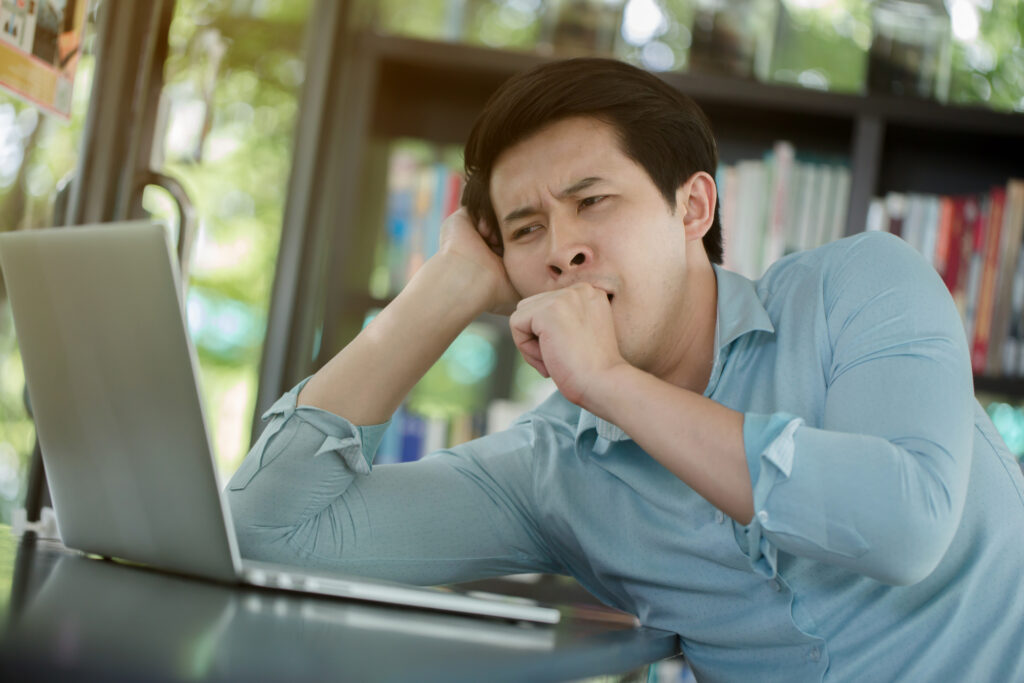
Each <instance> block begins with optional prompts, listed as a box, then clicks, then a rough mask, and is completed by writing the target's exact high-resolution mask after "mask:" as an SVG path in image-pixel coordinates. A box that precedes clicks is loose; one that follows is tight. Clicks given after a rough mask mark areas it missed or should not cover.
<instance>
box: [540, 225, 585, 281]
mask: <svg viewBox="0 0 1024 683" xmlns="http://www.w3.org/2000/svg"><path fill="white" fill-rule="evenodd" d="M550 230H551V254H550V257H549V259H548V271H549V272H550V273H551V275H552V276H553V277H556V278H557V277H559V276H560V275H562V274H563V273H567V272H570V271H572V270H576V269H579V268H582V267H584V266H587V265H590V264H591V263H592V262H593V261H594V251H593V248H592V247H591V246H590V244H589V242H588V241H587V240H586V239H585V238H584V236H583V234H582V232H581V231H580V230H578V229H576V226H571V225H568V224H565V223H563V224H562V225H560V226H558V227H555V226H551V228H550Z"/></svg>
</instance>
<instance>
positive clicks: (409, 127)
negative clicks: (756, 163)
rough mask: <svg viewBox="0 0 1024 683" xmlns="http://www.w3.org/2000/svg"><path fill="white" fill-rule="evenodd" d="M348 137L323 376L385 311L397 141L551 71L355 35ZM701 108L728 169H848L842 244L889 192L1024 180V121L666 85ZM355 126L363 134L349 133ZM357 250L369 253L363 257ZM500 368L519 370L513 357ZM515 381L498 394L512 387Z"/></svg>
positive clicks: (769, 88)
mask: <svg viewBox="0 0 1024 683" xmlns="http://www.w3.org/2000/svg"><path fill="white" fill-rule="evenodd" d="M346 55H347V57H346V58H347V59H348V60H350V62H349V65H348V66H349V68H350V69H351V70H352V71H351V73H352V74H354V75H352V76H350V78H349V81H348V87H349V90H348V93H347V95H346V101H347V102H349V103H350V104H349V109H348V111H347V112H346V116H345V123H346V128H345V132H344V135H345V136H347V137H348V138H349V139H351V140H352V141H353V144H352V145H351V146H350V147H349V149H351V150H352V151H353V152H354V155H353V156H352V158H351V160H350V161H349V162H348V170H347V175H343V176H342V179H343V181H345V180H348V181H349V182H351V183H352V184H353V185H354V186H355V187H356V189H355V190H353V192H352V194H353V199H354V201H353V206H351V207H349V210H348V211H347V212H346V213H344V214H343V215H340V216H338V217H337V220H336V222H335V226H336V228H335V229H336V231H337V232H336V233H335V247H334V249H333V251H332V255H331V257H330V258H331V259H332V261H331V264H330V265H329V266H328V273H329V275H328V285H327V293H326V304H327V305H326V306H325V307H324V310H326V311H332V314H331V316H330V317H329V318H328V319H327V320H325V321H324V325H323V343H322V344H321V345H320V349H319V354H318V355H317V356H316V358H315V359H314V362H313V364H314V369H315V368H316V367H319V366H320V365H322V364H323V363H325V362H326V361H327V360H328V359H329V358H330V357H331V356H332V355H333V354H334V353H335V352H336V351H337V350H338V349H340V348H341V347H342V346H344V344H345V343H347V342H348V341H349V339H351V338H352V336H354V334H355V333H356V332H357V331H358V325H359V324H361V321H362V319H363V316H364V315H365V311H366V309H367V308H368V307H370V306H371V305H380V304H382V303H384V302H383V301H380V300H375V299H373V298H372V297H370V296H369V295H368V294H367V291H366V285H365V282H366V277H365V276H366V274H367V268H368V266H367V265H366V264H367V262H368V261H371V260H372V251H368V249H371V247H368V246H367V244H369V243H372V241H373V240H372V239H371V238H367V237H366V236H365V231H367V230H370V231H372V232H373V234H374V235H376V234H377V231H378V229H379V228H378V226H380V225H381V224H382V221H383V220H384V211H385V210H386V209H385V205H386V203H387V200H386V196H384V195H385V194H386V193H385V192H383V191H382V190H381V188H384V187H385V186H386V184H387V176H386V168H387V163H386V157H383V158H382V157H381V156H380V155H381V154H382V152H381V149H382V148H386V146H387V142H388V141H389V140H395V139H398V138H418V139H422V140H427V141H430V142H433V143H436V144H439V145H446V144H455V145H460V144H462V143H463V142H464V140H465V138H466V136H467V135H468V132H469V129H470V127H471V125H472V123H473V121H474V119H475V117H476V115H477V113H478V112H479V111H480V109H481V108H482V106H483V104H484V103H485V101H486V100H487V98H488V97H489V96H490V94H491V93H492V92H493V91H494V90H495V89H496V88H497V87H498V86H499V85H500V84H501V83H502V82H503V81H504V80H505V79H506V78H508V77H509V76H511V75H512V74H514V73H516V72H518V71H520V70H522V69H526V68H529V67H531V66H534V65H536V64H539V63H541V62H543V61H545V60H548V59H551V57H547V56H544V55H540V54H536V53H528V52H511V51H502V50H495V49H488V48H483V47H477V46H470V45H463V44H456V43H440V42H431V41H425V40H420V39H415V38H407V37H400V36H384V35H378V34H374V33H368V32H357V33H355V34H353V36H352V40H351V41H350V44H349V46H348V49H347V50H346ZM661 77H662V78H664V79H665V80H666V81H667V82H669V83H670V84H672V85H674V86H675V87H677V88H679V89H680V90H681V91H683V92H685V93H687V94H688V95H690V96H691V97H693V98H694V99H695V100H696V101H697V102H698V103H699V104H700V105H701V107H702V108H703V109H704V110H705V112H706V113H707V114H708V116H709V118H710V119H711V122H712V127H713V129H714V131H715V135H716V138H717V139H718V142H719V154H720V159H721V162H722V163H723V164H728V163H736V162H738V161H740V160H743V159H749V158H760V157H761V156H762V155H763V154H764V153H765V152H766V151H767V150H770V149H771V148H772V146H773V144H774V143H775V142H776V141H778V140H789V141H791V142H792V143H793V144H794V145H795V146H796V147H797V148H798V149H799V150H801V151H806V152H808V153H810V154H814V155H821V156H825V157H832V158H834V157H843V158H845V159H847V160H848V166H849V170H850V185H849V205H848V211H847V212H846V221H845V234H847V235H849V234H853V233H856V232H860V231H861V230H863V229H864V226H865V223H866V220H867V214H868V208H869V205H870V203H871V200H872V198H875V197H880V196H884V195H885V194H886V193H888V192H920V193H933V194H964V193H971V192H984V191H987V190H989V189H990V188H991V187H992V186H993V185H1000V184H1004V183H1005V182H1006V180H1007V179H1008V178H1010V177H1024V115H1021V114H1005V113H999V112H994V111H990V110H987V109H981V108H968V107H953V106H944V105H941V104H939V103H936V102H931V101H924V100H915V99H908V98H899V97H894V96H886V95H873V94H872V95H852V94H837V93H828V92H822V91H815V90H808V89H802V88H797V87H793V86H786V85H775V84H769V83H762V82H756V81H751V80H745V79H740V78H730V77H722V76H711V75H700V74H693V73H682V72H680V73H665V74H661ZM351 124H355V125H351ZM360 140H361V141H362V142H360ZM360 245H361V246H360ZM501 355H502V360H501V361H500V362H502V363H503V362H508V359H509V358H514V348H513V349H512V350H511V352H509V351H508V349H507V348H506V350H505V352H504V353H503V354H501ZM504 374H505V380H504V381H502V382H498V385H499V386H498V388H497V389H496V391H497V392H498V393H499V394H500V392H501V391H504V390H507V388H508V375H509V374H510V373H509V372H508V371H505V373H504ZM976 388H977V390H978V391H979V392H980V391H985V392H987V393H992V394H997V395H1002V396H1006V397H1013V398H1018V399H1019V398H1024V378H987V377H979V378H977V382H976Z"/></svg>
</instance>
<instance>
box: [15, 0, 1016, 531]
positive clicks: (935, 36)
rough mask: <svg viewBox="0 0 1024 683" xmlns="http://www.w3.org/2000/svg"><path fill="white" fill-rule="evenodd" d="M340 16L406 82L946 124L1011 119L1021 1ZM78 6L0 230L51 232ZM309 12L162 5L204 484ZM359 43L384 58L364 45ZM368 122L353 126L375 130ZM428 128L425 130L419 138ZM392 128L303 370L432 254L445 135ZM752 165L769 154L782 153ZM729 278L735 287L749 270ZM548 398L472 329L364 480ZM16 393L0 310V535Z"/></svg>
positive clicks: (374, 163)
mask: <svg viewBox="0 0 1024 683" xmlns="http://www.w3.org/2000/svg"><path fill="white" fill-rule="evenodd" d="M348 4H349V5H350V6H351V10H350V11H351V14H352V18H351V19H350V25H349V28H348V29H347V30H349V31H350V32H351V35H352V36H355V37H354V38H353V41H354V42H353V47H351V48H348V49H350V50H359V49H362V48H360V46H363V45H367V44H369V45H370V48H367V49H371V50H373V49H376V50H378V51H381V50H382V51H383V52H385V53H387V52H388V51H389V50H390V51H391V53H408V54H410V55H411V56H410V58H409V59H410V60H411V61H412V62H415V61H416V59H417V57H416V55H417V54H418V52H417V51H420V50H422V51H427V50H430V49H432V48H430V47H429V45H432V44H443V45H444V46H445V47H446V48H449V47H450V48H452V49H462V48H463V47H465V48H466V49H471V52H467V53H465V54H466V55H467V57H466V59H469V58H470V57H472V58H473V59H476V58H479V59H482V60H487V59H493V60H496V61H501V60H505V61H506V62H508V63H510V64H512V65H513V66H514V65H518V64H520V63H523V64H527V63H532V62H531V61H530V60H532V59H534V58H536V59H544V58H549V57H550V56H563V55H572V54H605V55H610V56H615V57H617V58H620V59H623V60H626V61H629V62H632V63H635V64H638V65H640V66H643V67H644V68H647V69H650V70H652V71H658V72H666V73H675V72H679V73H682V74H692V75H694V76H695V77H703V78H709V79H723V80H722V82H723V83H727V84H730V85H729V87H731V88H734V89H737V91H741V90H742V89H743V88H746V87H748V86H737V85H736V84H737V83H740V84H742V83H749V84H750V85H749V88H751V89H752V92H761V91H760V90H756V87H759V86H761V85H768V86H779V87H785V88H792V87H796V88H799V89H806V90H810V91H818V92H823V93H829V94H836V95H845V96H849V97H852V98H862V97H868V98H870V97H879V98H882V99H883V100H884V101H886V102H889V101H890V100H889V99H885V98H891V97H903V98H907V99H908V101H909V100H910V99H914V100H924V101H927V102H930V103H937V104H939V105H944V106H946V107H960V106H966V107H971V108H981V109H985V110H991V111H995V112H1004V113H1009V112H1024V45H1022V34H1024V2H1022V0H947V1H946V2H942V1H941V0H938V1H935V2H926V1H922V2H910V1H908V0H892V1H889V0H880V1H879V2H873V3H869V2H855V1H853V0H782V1H781V2H780V1H775V0H747V1H740V0H737V1H728V0H625V1H622V0H589V1H588V0H561V1H559V0H550V1H541V0H408V1H406V0H380V2H359V3H348ZM100 5H101V3H98V2H92V3H91V4H90V10H89V13H88V16H87V19H86V27H85V34H84V41H83V43H84V50H83V53H82V55H81V58H80V60H79V62H78V70H77V74H76V78H75V83H74V89H73V100H72V111H71V117H70V121H69V122H65V121H63V120H60V119H58V118H54V117H51V116H48V115H44V114H41V113H40V112H39V111H38V110H37V109H36V108H35V107H33V106H31V105H29V104H26V103H25V102H23V101H21V100H19V99H17V98H16V97H14V96H13V95H10V94H7V93H5V92H0V230H24V229H32V228H38V227H46V226H49V225H51V224H53V220H54V212H55V205H56V202H57V197H58V194H59V191H60V189H61V188H62V187H64V186H65V185H66V184H67V183H68V182H69V181H70V179H71V176H72V174H73V173H74V171H75V168H76V160H77V155H78V150H79V146H80V144H81V142H82V139H81V138H82V131H83V127H84V125H85V119H86V112H87V110H88V106H89V97H90V92H91V88H92V83H93V79H94V75H95V74H94V64H95V53H94V50H93V45H94V41H95V35H96V16H97V10H98V8H99V6H100ZM318 7H322V5H321V4H318V3H316V2H314V1H313V0H177V2H176V3H174V9H173V20H172V22H171V24H170V32H169V37H168V54H167V57H166V60H165V63H164V71H163V80H164V84H163V88H162V92H161V93H160V102H159V112H160V113H159V117H158V120H157V125H156V137H155V145H154V154H153V164H154V169H155V170H158V171H160V172H162V173H164V174H166V175H168V176H170V177H172V178H174V179H175V180H177V181H178V182H179V183H180V184H181V186H183V188H184V189H185V190H186V192H187V194H188V196H189V197H190V198H191V201H192V203H193V205H194V208H195V215H196V232H195V236H194V240H193V244H192V248H191V256H190V268H189V272H188V291H187V299H186V302H187V303H186V305H187V318H188V326H189V329H190V332H191V334H192V336H193V339H194V340H195V345H196V348H197V351H198V356H199V364H200V378H201V384H202V386H201V390H202V395H203V398H204V401H205V408H206V411H207V414H208V417H209V422H210V425H211V427H212V431H213V441H214V449H215V451H216V456H217V460H218V465H219V469H220V471H221V475H222V477H225V478H226V477H227V476H229V475H230V474H231V473H232V472H233V471H234V469H235V468H236V467H237V465H238V463H239V462H240V460H241V458H242V457H243V456H244V455H245V453H246V452H247V450H248V448H249V444H250V441H251V438H252V434H253V432H254V413H258V412H259V411H258V409H257V402H258V396H259V389H260V387H259V384H260V374H261V362H262V358H263V352H264V344H265V340H266V338H267V331H268V324H270V323H268V321H269V320H271V315H270V307H271V298H272V290H273V287H274V278H275V268H276V265H277V263H278V258H279V245H280V244H281V239H282V225H284V224H285V222H286V221H285V213H286V204H287V202H288V196H287V195H288V188H289V182H290V174H291V173H292V166H293V160H294V158H295V145H296V140H297V138H299V137H301V135H302V133H303V131H302V129H301V126H302V118H301V111H300V110H301V107H302V102H303V86H304V84H305V82H306V79H307V70H308V67H309V65H308V60H309V53H308V51H307V47H308V45H309V44H310V40H311V37H310V35H308V33H309V32H310V30H311V28H310V27H311V26H314V25H315V23H316V22H315V19H316V17H315V16H314V15H315V13H316V12H317V11H319V10H318ZM365 36H375V37H384V38H386V39H394V40H393V41H392V42H386V41H385V42H383V43H379V44H378V43H372V42H371V43H367V42H366V40H367V39H366V38H365ZM395 41H397V42H395ZM402 41H409V42H402ZM374 45H377V47H373V46H374ZM381 45H383V47H380V46H381ZM348 54H349V56H350V57H351V52H349V53H348ZM389 54H390V53H389ZM438 54H442V53H438ZM443 54H444V55H448V54H451V55H452V56H451V60H452V61H458V60H460V59H463V57H460V55H461V54H462V53H459V52H454V53H447V52H446V53H443ZM524 55H528V57H527V56H524ZM443 59H448V57H442V60H443ZM509 60H511V61H509ZM516 60H526V61H522V62H521V61H516ZM377 68H380V69H385V68H386V67H385V66H379V67H377ZM510 68H511V67H510ZM466 78H467V79H468V80H472V79H473V78H474V76H473V75H472V74H467V76H466ZM350 80H351V79H350ZM715 82H717V81H715ZM356 92H358V90H357V91H356ZM784 92H788V91H784ZM815 101H816V100H815ZM824 101H825V100H823V102H824ZM827 101H828V102H832V101H833V100H827ZM837 101H839V102H845V101H846V100H837ZM725 106H726V105H721V104H719V105H718V107H719V108H723V107H725ZM737 106H742V105H737ZM370 111H371V114H369V115H370V116H372V115H373V114H372V111H376V110H373V109H372V108H370ZM726 118H728V117H726ZM713 119H714V117H713ZM339 125H344V124H343V122H339ZM424 125H430V124H429V123H427V124H424ZM1021 125H1022V126H1024V123H1022V124H1021ZM442 128H444V125H443V124H438V130H440V129H442ZM397 129H398V131H399V132H398V134H396V135H390V134H389V135H386V136H385V135H377V136H374V137H373V138H372V139H367V140H364V141H363V142H362V143H361V144H362V147H360V149H363V150H364V153H363V155H362V156H361V157H360V158H361V161H360V162H359V164H360V165H359V168H360V169H363V170H365V174H364V173H363V172H362V171H360V173H359V174H358V177H360V178H363V177H367V178H373V179H374V183H373V185H372V186H370V187H369V189H367V188H366V186H363V191H361V194H362V195H364V196H371V197H375V198H376V199H375V200H374V201H365V202H363V204H365V207H364V208H363V209H361V210H360V213H359V218H358V225H359V226H360V230H361V232H360V235H362V236H361V237H360V238H359V239H358V240H355V239H354V238H353V239H350V240H349V242H348V243H347V244H348V246H349V247H351V249H350V252H351V253H352V254H353V255H352V256H350V257H349V260H348V261H345V264H346V265H345V267H344V270H345V273H344V275H343V276H338V275H337V274H334V275H333V277H335V278H337V277H342V279H343V280H345V282H347V283H351V282H352V281H353V280H354V281H358V282H359V283H360V285H359V286H360V287H361V290H360V291H361V294H360V297H361V298H359V299H358V301H357V304H358V305H355V304H346V308H345V310H346V312H347V313H346V315H347V316H348V318H351V319H352V320H354V321H357V322H351V321H350V322H346V323H345V324H341V323H338V325H333V324H332V322H331V320H327V324H326V325H325V323H324V320H323V318H324V314H323V313H322V310H321V313H320V314H319V319H318V318H317V315H318V314H316V313H314V314H313V317H312V324H311V325H310V339H311V341H310V344H311V348H310V349H309V350H308V352H307V353H308V354H309V355H308V360H309V363H307V366H306V368H307V369H309V367H311V366H316V365H317V364H318V363H320V362H321V361H323V360H324V359H325V358H326V357H329V355H330V354H331V353H333V349H335V348H340V346H342V345H343V343H344V341H346V339H347V338H350V336H351V334H353V333H354V331H353V330H355V329H358V325H359V324H364V323H365V321H367V320H368V319H369V318H371V317H372V316H373V315H374V314H375V311H377V310H379V308H380V307H381V306H383V305H384V304H386V302H387V300H388V299H389V298H390V297H391V296H393V295H394V293H395V292H396V291H397V290H398V289H399V288H400V287H401V285H402V284H403V283H404V282H405V280H406V279H407V278H408V276H409V274H411V273H412V272H414V271H415V268H416V266H417V265H418V264H419V263H420V262H422V260H423V259H425V258H427V257H429V254H430V253H432V252H431V250H432V249H433V248H436V239H437V237H436V226H437V225H439V223H440V220H441V218H442V217H443V216H444V215H446V214H447V213H448V212H449V211H450V210H452V209H453V207H455V206H457V202H458V193H459V190H460V189H461V177H460V174H459V169H460V166H461V150H460V147H459V144H458V143H459V142H460V139H461V138H460V137H459V134H458V133H453V134H451V135H449V134H448V133H446V132H445V133H439V134H438V135H436V136H433V139H424V138H423V137H417V136H416V135H408V134H407V132H406V129H405V128H402V127H401V126H399V127H398V128H397ZM413 129H415V127H413ZM384 138H386V139H384ZM844 144H845V142H844ZM771 149H772V151H773V152H774V153H775V154H782V155H785V154H786V153H787V152H786V148H785V147H778V146H772V147H771ZM772 158H773V159H776V160H777V159H778V158H780V157H772ZM731 161H733V160H730V162H731ZM775 163H777V161H776V162H775ZM809 163H810V162H809ZM814 163H816V164H818V165H821V163H823V162H822V160H821V159H816V160H814ZM833 165H834V166H835V167H836V168H837V169H840V170H837V171H835V173H834V176H835V177H834V179H833V180H832V181H825V180H823V181H822V182H833V183H834V185H833V186H834V187H835V188H837V189H836V191H837V192H841V190H840V189H839V188H841V187H842V185H843V182H844V181H843V180H842V177H843V176H842V173H843V171H842V169H843V168H847V169H848V168H849V160H848V159H846V160H842V159H840V160H839V161H837V162H835V163H834V164H833ZM725 166H726V164H725V163H724V162H723V170H722V172H721V174H720V183H721V184H722V186H723V187H722V189H723V196H725V197H728V194H729V190H730V185H729V178H730V177H731V176H729V175H728V172H729V170H728V169H726V168H725ZM352 177H356V176H352ZM846 182H847V183H848V182H849V180H848V179H847V180H846ZM883 189H885V188H880V187H879V188H876V191H877V192H878V194H879V195H880V196H879V200H882V199H884V198H883V197H881V194H883V192H882V190H883ZM896 189H900V188H896ZM972 191H973V190H972ZM723 201H725V199H723ZM794 201H798V200H794ZM143 206H144V207H145V209H146V211H148V212H149V213H150V214H152V215H153V216H156V217H158V218H160V219H162V220H165V221H167V223H168V224H169V225H170V226H171V227H172V229H175V230H178V229H180V226H179V225H178V223H179V220H180V219H179V216H178V213H177V210H176V205H175V202H174V200H173V198H172V197H171V196H170V195H169V194H168V192H167V191H166V190H163V189H160V188H158V187H149V188H147V189H146V191H145V193H144V195H143ZM837 207H838V208H833V209H829V211H833V212H835V221H834V222H835V223H836V225H841V224H843V223H844V222H845V212H844V211H843V208H844V207H845V204H843V203H840V204H838V205H837ZM723 209H725V205H724V204H723ZM821 211H822V212H824V211H826V209H825V208H824V207H823V208H822V209H821ZM822 215H824V213H823V214H822ZM829 215H831V214H829ZM737 220H739V219H737ZM431 226H433V227H431ZM839 234H841V232H840V233H839ZM827 239H829V237H827V236H825V237H823V238H821V239H819V242H820V241H822V240H827ZM356 243H358V245H359V246H358V249H357V248H355V247H354V246H353V245H354V244H356ZM787 248H788V247H786V246H785V245H784V246H783V247H782V250H783V251H785V250H786V249H787ZM337 263H338V262H336V261H330V262H327V263H324V264H323V265H322V268H323V269H326V270H323V271H316V270H313V271H312V272H309V273H305V274H301V273H300V276H301V275H304V276H305V277H309V278H316V277H319V276H321V275H323V274H324V273H325V272H326V271H327V270H330V269H332V268H334V267H335V266H336V265H337ZM739 265H743V264H739ZM749 267H750V268H752V269H753V270H754V271H756V270H758V269H760V267H763V264H761V265H760V266H758V265H753V266H749ZM753 274H754V275H756V273H753ZM339 287H342V285H337V286H335V287H334V289H330V288H328V289H327V290H326V291H320V293H319V295H318V297H319V299H318V300H317V304H318V306H320V308H321V309H324V308H329V307H330V305H332V302H335V303H336V302H337V294H336V292H338V291H342V290H340V289H339ZM349 299H351V297H349ZM325 302H326V303H325ZM333 314H334V311H331V312H330V313H329V314H327V317H328V318H330V316H331V315H333ZM346 325H347V327H346ZM353 325H355V327H353ZM325 345H326V346H325ZM275 388H279V387H275ZM287 388H290V385H289V386H284V389H287ZM550 390H551V386H550V385H549V384H547V383H546V382H543V381H541V379H540V378H539V377H538V376H537V375H536V373H534V372H533V371H532V370H531V369H529V368H528V367H527V366H525V364H523V363H522V362H521V361H519V360H517V356H516V354H515V353H514V348H512V349H511V351H510V344H509V343H508V340H507V339H506V335H505V332H504V330H503V329H502V322H501V321H496V320H488V319H482V320H480V321H478V322H477V323H474V324H473V325H472V326H471V327H470V328H469V329H468V330H467V331H466V332H465V333H464V334H463V335H462V336H461V337H459V339H458V340H457V341H456V342H455V344H453V345H452V347H451V348H450V349H449V351H448V352H447V353H446V354H445V356H444V358H443V359H442V360H441V362H440V363H439V364H438V365H437V366H436V367H435V368H434V369H433V370H431V372H430V373H429V374H428V375H427V377H426V378H425V379H424V380H423V381H422V382H421V383H420V385H419V386H418V387H417V388H416V390H415V391H414V392H413V395H412V396H411V397H410V399H409V401H408V402H407V404H406V405H405V406H404V407H403V409H402V411H401V415H400V416H399V417H398V418H397V419H396V420H395V423H394V425H393V428H392V430H391V431H390V433H389V436H388V438H387V439H386V442H385V444H384V445H383V446H382V453H381V460H382V461H401V460H408V459H415V458H416V457H419V455H420V454H421V453H423V452H424V451H427V450H429V449H431V448H436V447H442V446H444V445H445V444H449V443H451V444H454V443H458V442H461V441H464V440H466V439H468V438H472V436H474V435H477V434H480V433H483V432H485V431H489V430H493V429H497V428H500V427H501V426H503V425H505V424H507V423H508V421H509V420H510V419H512V417H513V416H514V415H515V414H517V413H518V412H520V411H521V410H523V409H524V408H527V407H529V406H530V405H532V404H534V403H536V402H537V400H539V399H540V398H542V397H543V396H544V395H545V394H546V393H547V392H549V391H550ZM1015 392H1016V390H1014V391H1003V392H1001V393H1000V392H998V391H997V392H995V393H992V394H990V395H983V396H980V398H982V400H983V402H984V405H985V407H986V409H987V410H988V412H989V414H990V415H991V416H992V417H993V419H994V420H995V422H996V425H997V427H998V428H999V430H1000V431H1001V433H1002V434H1003V436H1004V437H1005V439H1006V440H1007V443H1008V444H1009V445H1010V447H1011V448H1012V449H1013V450H1014V452H1015V453H1017V454H1018V455H1019V454H1022V453H1024V416H1022V411H1021V401H1020V400H1018V397H1017V396H1016V395H1008V394H1015ZM23 394H24V376H23V374H22V369H21V364H20V357H19V353H18V347H17V343H16V340H15V336H14V330H13V326H12V321H11V317H10V311H9V306H8V303H7V301H6V297H5V296H4V295H3V293H2V289H0V523H10V520H11V514H12V511H13V509H14V508H16V507H18V506H21V505H23V501H24V496H25V485H26V484H25V482H26V478H27V477H26V475H27V470H28V462H29V456H30V454H31V452H32V448H33V445H34V441H35V434H34V431H33V427H32V423H31V420H30V419H29V417H28V415H27V413H26V410H25V405H24V395H23ZM275 398H276V396H275ZM264 405H265V404H264ZM256 429H257V430H258V426H257V427H256Z"/></svg>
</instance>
